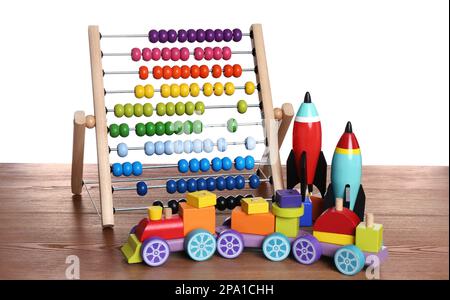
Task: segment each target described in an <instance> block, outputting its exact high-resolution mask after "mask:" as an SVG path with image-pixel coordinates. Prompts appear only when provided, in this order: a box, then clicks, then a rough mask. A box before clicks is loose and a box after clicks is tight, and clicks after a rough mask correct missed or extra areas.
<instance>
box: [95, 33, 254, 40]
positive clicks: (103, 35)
mask: <svg viewBox="0 0 450 300" xmlns="http://www.w3.org/2000/svg"><path fill="white" fill-rule="evenodd" d="M242 36H250V33H248V32H243V33H242ZM100 38H102V39H103V38H148V33H135V34H133V33H131V34H130V33H129V34H101V35H100Z"/></svg>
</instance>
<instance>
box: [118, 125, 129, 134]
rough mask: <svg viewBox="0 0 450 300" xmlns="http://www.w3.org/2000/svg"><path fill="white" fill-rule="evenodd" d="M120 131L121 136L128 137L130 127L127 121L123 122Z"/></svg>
mask: <svg viewBox="0 0 450 300" xmlns="http://www.w3.org/2000/svg"><path fill="white" fill-rule="evenodd" d="M119 132H120V136H121V137H127V136H128V135H129V134H130V128H129V127H128V124H127V123H122V124H120V125H119Z"/></svg>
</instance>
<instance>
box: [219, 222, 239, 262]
mask: <svg viewBox="0 0 450 300" xmlns="http://www.w3.org/2000/svg"><path fill="white" fill-rule="evenodd" d="M243 250H244V239H243V238H242V235H241V234H240V233H239V232H237V231H235V230H232V229H230V230H225V231H224V232H222V233H221V234H220V236H219V238H218V239H217V252H219V254H220V256H222V257H224V258H236V257H238V256H239V255H240V254H241V253H242V251H243Z"/></svg>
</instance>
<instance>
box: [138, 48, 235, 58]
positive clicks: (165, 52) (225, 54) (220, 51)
mask: <svg viewBox="0 0 450 300" xmlns="http://www.w3.org/2000/svg"><path fill="white" fill-rule="evenodd" d="M191 54H192V55H193V56H194V58H195V59H196V60H202V59H205V60H212V59H214V60H221V59H224V60H229V59H230V58H231V55H232V52H231V49H230V47H222V48H220V47H214V48H211V47H205V48H200V47H196V48H195V49H194V51H193V52H192V53H191V51H189V49H188V48H186V47H183V48H177V47H174V48H167V47H164V48H162V49H159V48H153V49H149V48H143V49H142V50H141V49H139V48H133V49H131V59H132V60H133V61H140V60H141V58H142V59H143V60H144V61H150V60H154V61H158V60H160V59H162V60H165V61H168V60H172V61H178V60H182V61H187V60H188V59H189V57H190V56H191Z"/></svg>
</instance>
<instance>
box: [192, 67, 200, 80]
mask: <svg viewBox="0 0 450 300" xmlns="http://www.w3.org/2000/svg"><path fill="white" fill-rule="evenodd" d="M198 76H200V68H199V66H197V65H193V66H191V77H192V78H198Z"/></svg>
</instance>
